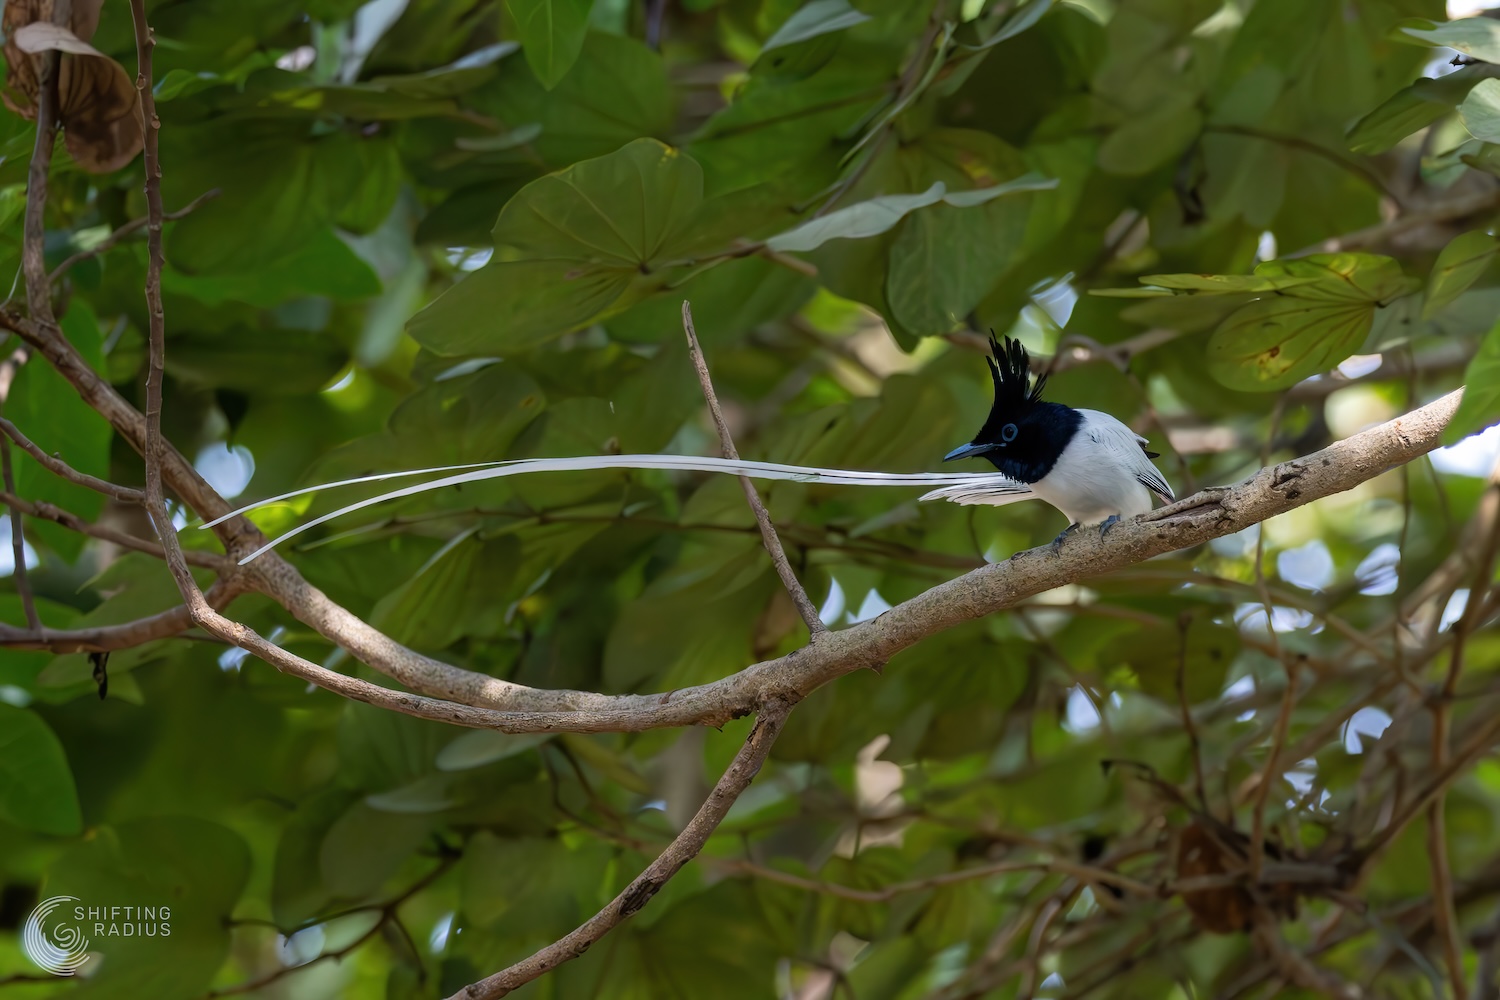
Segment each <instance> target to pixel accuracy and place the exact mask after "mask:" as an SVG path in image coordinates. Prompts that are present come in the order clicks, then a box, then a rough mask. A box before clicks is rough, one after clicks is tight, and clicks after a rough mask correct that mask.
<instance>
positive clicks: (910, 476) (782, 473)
mask: <svg viewBox="0 0 1500 1000" xmlns="http://www.w3.org/2000/svg"><path fill="white" fill-rule="evenodd" d="M595 469H666V470H671V471H679V472H721V473H727V474H729V475H737V476H750V477H752V478H755V479H771V480H782V481H791V482H799V483H823V484H828V485H834V486H936V487H940V488H939V489H937V490H934V491H932V492H930V493H928V494H926V495H925V496H923V497H922V499H923V500H927V499H945V500H952V501H953V502H955V503H997V502H998V503H1011V502H1013V500H1024V499H1026V498H1027V497H1029V496H1030V495H1031V491H1030V488H1029V487H1027V486H1026V485H1025V484H1023V483H1016V482H1013V481H1012V480H1009V479H1007V478H1006V477H1004V476H999V475H996V474H994V473H973V472H949V473H943V472H917V473H890V472H861V471H855V470H848V469H820V468H810V467H807V466H801V465H782V464H779V463H776V462H752V461H747V460H744V459H739V460H731V459H727V458H709V457H703V456H690V455H585V456H582V457H579V458H534V459H522V460H517V461H509V462H493V463H488V464H485V465H481V466H479V467H477V468H476V467H475V466H473V465H456V466H444V467H438V468H432V469H420V470H416V471H413V472H389V473H382V474H380V475H374V476H362V477H359V478H356V479H344V480H340V481H338V482H334V483H323V484H321V485H318V486H309V487H305V488H303V489H300V490H293V491H292V492H290V493H282V494H279V495H277V496H274V497H269V498H267V499H265V500H260V501H258V502H256V503H253V504H248V505H246V506H244V507H240V508H238V509H236V510H233V511H230V512H229V513H228V514H225V515H223V516H222V517H219V518H216V519H215V520H212V521H209V522H207V523H206V524H204V525H203V527H205V528H211V527H213V526H214V525H216V524H218V523H220V522H221V521H225V520H228V519H229V518H231V517H234V516H236V515H238V514H244V513H246V512H248V511H252V510H255V509H257V508H260V507H264V506H267V505H268V504H272V503H277V502H279V501H282V500H286V499H289V498H291V497H294V496H300V495H302V494H305V493H311V492H313V491H315V490H321V489H330V488H333V487H337V486H349V485H353V484H355V483H366V482H376V481H380V480H385V479H394V478H397V477H401V476H413V475H421V474H423V473H435V472H450V471H454V470H466V471H458V472H455V474H454V475H448V476H443V477H441V478H438V479H434V480H430V481H428V482H425V483H418V484H416V485H415V486H404V487H402V488H400V489H396V490H390V491H389V492H386V493H381V494H379V495H378V496H373V497H369V498H367V499H364V500H360V501H358V502H356V503H351V504H348V505H346V506H343V507H340V508H339V509H338V510H335V511H332V512H330V513H328V514H323V515H320V516H318V517H315V518H313V519H312V520H311V521H308V522H307V523H306V524H301V525H298V526H297V527H295V528H293V529H292V530H290V531H288V532H286V533H285V534H282V535H280V536H278V537H276V538H274V539H272V540H271V541H269V542H267V543H266V544H265V545H263V546H261V547H260V548H258V549H256V550H255V551H254V552H252V553H250V554H249V555H248V556H246V557H245V558H243V559H241V560H240V563H241V564H242V565H243V564H244V563H247V562H249V561H250V560H252V559H254V558H255V557H256V556H258V555H260V554H261V553H263V552H265V551H267V550H268V549H272V548H275V547H276V546H277V545H280V544H281V543H282V542H284V541H286V540H287V539H289V538H293V537H295V536H297V535H300V534H302V533H303V532H304V531H307V530H309V529H310V528H315V527H317V526H318V525H320V524H323V523H325V522H328V521H331V520H333V519H334V518H337V517H342V516H343V515H345V514H351V513H353V512H354V511H357V510H363V509H364V508H366V507H371V506H374V505H375V504H378V503H384V502H385V501H387V500H397V499H400V498H402V497H408V496H414V495H415V494H418V493H423V492H426V491H428V490H438V489H443V488H444V487H447V486H458V485H461V484H463V483H473V482H480V481H482V480H486V479H501V478H504V477H506V476H518V475H524V474H526V473H531V472H577V471H591V470H595ZM950 491H951V495H950ZM982 496H995V497H1000V496H1011V497H1012V499H1000V500H995V499H973V498H977V497H982Z"/></svg>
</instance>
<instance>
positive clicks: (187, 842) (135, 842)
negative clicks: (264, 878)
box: [44, 816, 250, 1000]
mask: <svg viewBox="0 0 1500 1000" xmlns="http://www.w3.org/2000/svg"><path fill="white" fill-rule="evenodd" d="M249 875H250V851H249V849H248V848H247V847H246V845H245V842H244V840H243V839H241V837H240V835H239V834H237V833H235V832H234V831H233V830H230V829H228V828H226V827H223V826H220V825H219V824H217V823H212V822H209V821H208V820H203V819H197V818H192V817H187V816H162V817H155V816H153V817H150V818H145V819H137V820H131V821H129V822H126V823H121V824H119V825H118V826H115V827H108V826H106V827H101V828H99V829H98V830H96V831H94V833H93V834H92V835H91V836H90V837H89V838H88V839H86V840H83V841H80V842H78V843H76V844H75V845H73V846H72V847H71V848H70V849H69V850H68V851H67V852H66V853H64V854H63V855H62V856H61V857H59V858H58V859H57V860H56V861H55V862H54V863H53V865H52V867H51V869H50V870H49V872H48V875H47V881H46V885H45V888H44V892H45V894H46V895H49V896H53V895H68V896H76V897H77V898H78V905H82V906H85V907H87V906H127V905H128V906H152V907H157V908H158V916H157V919H156V920H155V921H152V920H150V919H148V918H142V919H141V920H139V921H130V920H128V919H126V918H122V919H121V920H119V921H118V924H120V925H121V926H120V928H119V929H117V930H116V931H115V933H113V934H111V933H109V932H108V930H107V929H106V931H105V932H104V933H103V934H101V933H99V932H98V930H97V927H98V925H97V923H95V922H94V921H86V922H85V923H84V924H83V926H81V927H80V928H79V929H80V931H81V932H82V934H83V937H85V938H87V939H88V940H89V952H90V954H94V955H98V956H99V958H100V962H99V967H98V970H97V973H96V974H95V975H93V976H90V977H89V978H88V979H86V980H84V982H83V983H82V984H81V985H80V986H79V988H77V989H75V990H74V991H73V992H72V995H73V996H77V997H87V998H95V997H99V998H105V997H155V998H160V1000H179V998H180V1000H187V998H190V997H197V996H199V995H201V994H202V993H203V992H204V990H206V989H207V988H208V985H209V983H210V981H212V979H213V977H214V975H215V973H217V972H218V970H219V967H220V966H221V965H222V964H223V963H224V960H225V958H226V957H227V956H228V954H229V918H230V916H231V914H233V912H234V908H235V904H236V903H237V902H238V901H239V898H240V893H241V892H242V891H244V888H245V883H246V881H247V879H248V878H249ZM165 910H170V914H171V915H170V916H169V917H168V916H166V915H165V912H164V911H165ZM108 922H115V921H107V923H108ZM130 922H135V923H145V924H154V925H155V931H156V933H154V934H149V935H148V934H146V933H145V931H144V930H142V929H140V928H133V930H134V932H135V933H133V934H128V935H127V933H126V932H125V931H124V930H123V925H124V924H125V923H130ZM163 924H166V925H167V926H168V927H169V932H164V931H163V930H162V925H163Z"/></svg>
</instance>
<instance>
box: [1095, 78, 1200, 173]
mask: <svg viewBox="0 0 1500 1000" xmlns="http://www.w3.org/2000/svg"><path fill="white" fill-rule="evenodd" d="M1189 97H1191V95H1189ZM1202 130H1203V113H1202V112H1201V111H1199V110H1198V109H1197V108H1196V107H1195V106H1193V104H1192V103H1190V101H1189V102H1188V103H1181V102H1174V103H1169V104H1167V105H1165V106H1164V107H1162V108H1160V109H1158V110H1156V111H1153V112H1150V113H1149V114H1144V115H1139V116H1135V117H1132V118H1130V119H1128V120H1127V121H1126V122H1125V124H1123V125H1121V126H1120V127H1119V128H1117V129H1115V130H1114V131H1113V132H1111V133H1110V135H1109V138H1107V139H1105V140H1104V143H1103V144H1102V145H1101V146H1100V147H1099V169H1101V170H1103V171H1105V172H1106V173H1111V174H1116V175H1118V176H1121V177H1139V176H1141V175H1142V174H1147V173H1150V172H1151V171H1153V170H1155V169H1156V168H1157V167H1160V166H1163V165H1164V164H1167V163H1171V162H1173V161H1175V160H1176V159H1178V158H1179V157H1180V156H1181V155H1182V152H1183V150H1185V149H1187V148H1188V146H1190V145H1192V143H1193V142H1194V141H1195V140H1196V139H1197V138H1198V135H1199V134H1200V133H1201V132H1202Z"/></svg>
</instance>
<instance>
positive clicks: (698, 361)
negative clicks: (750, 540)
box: [682, 300, 828, 641]
mask: <svg viewBox="0 0 1500 1000" xmlns="http://www.w3.org/2000/svg"><path fill="white" fill-rule="evenodd" d="M682 329H683V332H684V333H686V334H687V341H688V350H689V351H690V352H692V355H693V370H694V371H696V372H697V373H698V384H699V385H700V386H702V387H703V398H704V399H705V400H707V401H708V412H709V413H710V414H711V415H712V416H713V419H714V426H715V427H716V428H718V431H719V448H720V450H721V451H723V453H724V457H725V458H727V459H729V460H730V461H738V460H739V457H740V453H739V452H738V451H737V450H735V447H734V438H733V437H732V436H731V435H730V433H729V424H728V423H726V422H725V420H724V411H723V410H721V409H719V398H718V396H717V395H715V393H714V384H713V379H712V378H711V377H710V376H709V374H708V362H707V361H705V360H704V359H703V348H702V347H701V346H699V344H698V333H697V331H696V330H694V329H693V310H692V306H691V305H690V304H689V303H688V302H687V301H686V300H684V301H683V303H682ZM739 479H740V488H741V489H743V490H744V491H745V502H746V503H748V504H749V505H750V510H751V512H752V513H754V514H755V523H756V524H758V525H760V537H761V541H763V542H764V543H765V546H766V552H768V553H769V554H770V556H771V563H772V565H774V566H775V567H776V575H777V576H779V577H781V585H782V586H783V587H785V588H786V592H787V594H788V595H789V596H790V597H791V599H792V603H793V604H795V605H796V606H797V613H798V614H800V615H801V616H802V621H803V624H805V625H806V626H807V631H808V634H809V638H810V641H816V640H817V638H818V636H820V635H822V634H823V633H825V632H827V631H828V627H827V626H826V625H824V624H823V620H822V619H821V618H819V617H818V609H817V607H816V606H815V605H814V604H813V602H812V601H810V600H808V597H807V591H805V590H803V589H802V584H801V582H799V581H798V579H797V574H796V573H794V572H792V564H791V563H790V562H789V561H788V560H787V557H786V550H785V549H783V548H782V547H781V539H780V538H779V537H777V535H776V526H775V525H773V524H772V523H771V515H770V513H769V512H767V510H766V505H765V503H764V502H762V501H761V499H760V494H759V493H758V492H756V490H755V484H754V483H752V482H750V477H749V476H740V477H739Z"/></svg>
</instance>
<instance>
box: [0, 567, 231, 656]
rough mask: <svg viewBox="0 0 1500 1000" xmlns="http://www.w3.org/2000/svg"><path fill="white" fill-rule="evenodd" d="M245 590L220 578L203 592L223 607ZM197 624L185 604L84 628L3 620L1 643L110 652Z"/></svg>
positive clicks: (15, 646)
mask: <svg viewBox="0 0 1500 1000" xmlns="http://www.w3.org/2000/svg"><path fill="white" fill-rule="evenodd" d="M242 593H244V588H243V587H241V586H239V585H238V584H236V583H234V582H231V581H228V580H220V581H218V582H216V583H215V584H214V585H213V586H211V587H209V588H208V591H207V592H206V593H205V594H204V595H203V598H204V600H205V601H206V602H207V603H208V605H209V607H212V608H223V607H225V606H226V605H228V604H229V602H230V601H233V600H234V599H235V598H236V597H238V596H240V595H241V594H242ZM192 627H193V618H192V615H190V614H189V613H188V609H187V607H186V606H185V605H178V606H177V607H175V608H172V609H170V610H167V611H162V612H158V613H157V614H154V615H148V616H146V617H145V618H137V619H136V620H134V621H129V622H121V623H120V624H118V625H96V626H94V627H93V628H80V629H55V628H52V629H43V630H42V631H40V632H37V631H36V630H25V629H18V628H16V627H15V626H13V625H3V624H0V647H4V648H6V649H41V650H46V651H48V652H52V653H109V652H113V651H114V650H117V649H130V648H132V647H134V646H140V645H142V644H144V643H148V642H153V641H155V640H157V639H166V638H170V637H171V636H174V635H181V634H182V633H183V632H186V631H187V630H188V629H190V628H192Z"/></svg>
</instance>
